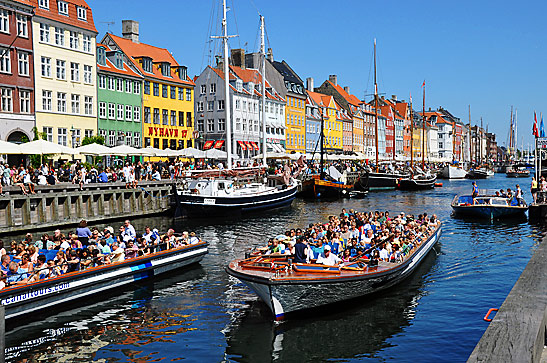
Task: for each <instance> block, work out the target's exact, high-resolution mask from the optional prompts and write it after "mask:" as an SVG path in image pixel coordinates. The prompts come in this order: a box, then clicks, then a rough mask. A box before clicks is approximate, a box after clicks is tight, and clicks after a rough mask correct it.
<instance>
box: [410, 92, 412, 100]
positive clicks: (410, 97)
mask: <svg viewBox="0 0 547 363" xmlns="http://www.w3.org/2000/svg"><path fill="white" fill-rule="evenodd" d="M410 103H412V92H410Z"/></svg>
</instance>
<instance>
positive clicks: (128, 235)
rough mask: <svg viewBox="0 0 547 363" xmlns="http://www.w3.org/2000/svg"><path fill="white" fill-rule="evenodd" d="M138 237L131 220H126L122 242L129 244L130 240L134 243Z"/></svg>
mask: <svg viewBox="0 0 547 363" xmlns="http://www.w3.org/2000/svg"><path fill="white" fill-rule="evenodd" d="M136 237H137V233H136V232H135V227H133V226H132V225H131V223H130V222H129V220H126V221H125V222H124V226H123V232H122V240H123V241H124V242H127V241H128V240H132V241H134V240H135V238H136Z"/></svg>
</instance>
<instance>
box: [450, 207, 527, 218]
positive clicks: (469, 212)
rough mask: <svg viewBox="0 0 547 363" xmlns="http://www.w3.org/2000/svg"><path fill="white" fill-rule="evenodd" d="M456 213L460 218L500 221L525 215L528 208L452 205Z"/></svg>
mask: <svg viewBox="0 0 547 363" xmlns="http://www.w3.org/2000/svg"><path fill="white" fill-rule="evenodd" d="M452 209H453V210H454V212H455V213H456V214H458V215H460V216H469V217H481V218H490V219H500V218H505V217H511V216H515V215H524V214H525V213H526V211H527V210H528V207H516V206H507V207H505V206H493V205H469V206H458V205H452Z"/></svg>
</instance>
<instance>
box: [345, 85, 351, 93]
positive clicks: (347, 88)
mask: <svg viewBox="0 0 547 363" xmlns="http://www.w3.org/2000/svg"><path fill="white" fill-rule="evenodd" d="M344 91H346V93H347V94H348V95H349V94H350V93H349V86H346V87H344Z"/></svg>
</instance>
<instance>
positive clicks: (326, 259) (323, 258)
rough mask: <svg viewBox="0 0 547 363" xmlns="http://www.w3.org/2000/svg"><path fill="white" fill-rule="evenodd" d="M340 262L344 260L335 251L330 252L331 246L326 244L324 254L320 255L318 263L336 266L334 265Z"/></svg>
mask: <svg viewBox="0 0 547 363" xmlns="http://www.w3.org/2000/svg"><path fill="white" fill-rule="evenodd" d="M340 262H342V260H341V259H340V258H339V257H338V256H336V255H335V254H334V253H331V252H330V246H329V245H326V246H325V247H324V252H323V255H320V256H319V257H318V258H317V262H316V263H318V264H323V265H330V266H334V265H337V264H339V263H340Z"/></svg>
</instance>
